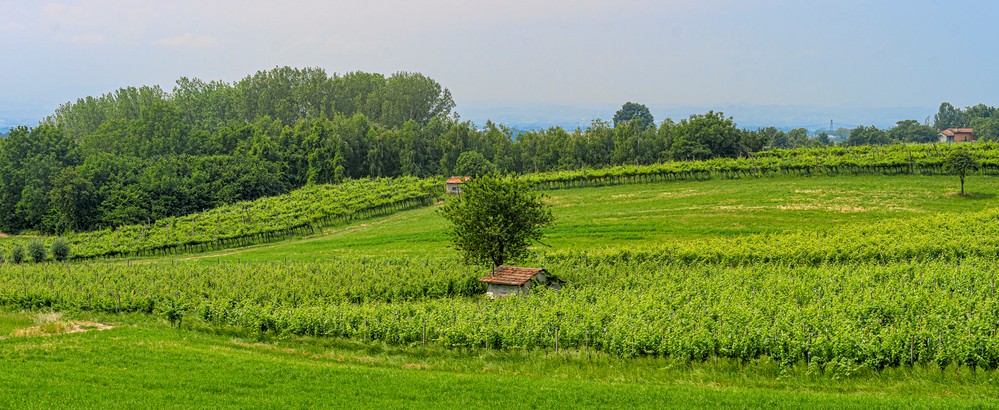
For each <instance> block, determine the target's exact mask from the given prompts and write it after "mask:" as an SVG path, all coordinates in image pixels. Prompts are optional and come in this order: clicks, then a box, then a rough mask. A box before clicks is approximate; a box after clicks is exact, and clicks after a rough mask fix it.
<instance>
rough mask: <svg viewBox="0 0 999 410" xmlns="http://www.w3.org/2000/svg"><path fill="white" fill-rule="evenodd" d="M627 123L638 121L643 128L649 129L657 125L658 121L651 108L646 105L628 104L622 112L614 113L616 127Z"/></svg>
mask: <svg viewBox="0 0 999 410" xmlns="http://www.w3.org/2000/svg"><path fill="white" fill-rule="evenodd" d="M626 121H636V122H638V124H639V126H641V128H648V127H651V126H653V125H655V123H656V120H655V118H654V117H652V113H651V112H649V107H646V106H645V104H639V103H633V102H630V101H629V102H626V103H624V105H622V106H621V109H620V110H617V112H616V113H614V126H615V127H616V126H618V124H621V123H623V122H626Z"/></svg>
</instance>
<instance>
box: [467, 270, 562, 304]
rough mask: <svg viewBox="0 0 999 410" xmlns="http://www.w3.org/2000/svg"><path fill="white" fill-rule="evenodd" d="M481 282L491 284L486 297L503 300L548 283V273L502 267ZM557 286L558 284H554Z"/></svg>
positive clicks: (480, 280)
mask: <svg viewBox="0 0 999 410" xmlns="http://www.w3.org/2000/svg"><path fill="white" fill-rule="evenodd" d="M479 282H485V283H488V284H489V288H487V289H486V297H488V298H493V299H495V298H501V297H505V296H512V295H523V294H526V293H528V292H530V291H531V286H533V285H535V284H543V283H548V272H547V271H545V270H544V269H540V268H521V267H517V266H506V265H503V266H500V267H497V268H496V269H494V270H493V272H492V273H491V274H489V275H488V276H486V277H484V278H482V279H479ZM554 283H555V284H556V285H557V283H558V282H554Z"/></svg>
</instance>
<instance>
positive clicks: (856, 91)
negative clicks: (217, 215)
mask: <svg viewBox="0 0 999 410" xmlns="http://www.w3.org/2000/svg"><path fill="white" fill-rule="evenodd" d="M996 16H999V2H996V1H959V0H957V1H922V0H906V1H889V0H884V1H877V0H869V1H854V0H835V1H826V0H809V1H800V0H754V1H748V0H747V1H725V0H700V1H697V0H689V1H680V0H662V1H641V0H633V1H629V0H616V1H610V0H607V1H605V0H577V1H562V0H558V1H545V0H504V1H475V0H425V1H421V0H388V1H363V0H360V1H325V0H281V1H233V0H212V1H204V0H173V1H144V0H79V1H63V2H45V1H37V2H36V1H24V0H21V1H12V0H0V125H3V121H6V122H8V123H9V122H11V121H15V120H16V119H17V118H19V117H24V116H27V117H26V118H30V117H31V116H38V115H43V114H47V113H51V112H52V110H54V109H55V108H56V107H57V106H58V105H60V104H62V103H65V102H68V101H72V100H75V99H77V98H80V97H85V96H88V95H100V94H103V93H107V92H110V91H113V90H115V89H117V88H120V87H124V86H133V85H134V86H138V85H153V84H158V85H161V86H162V87H163V88H164V89H167V90H169V89H171V88H172V86H173V83H174V81H175V80H176V79H178V78H180V77H197V78H201V79H203V80H225V81H235V80H238V79H240V78H243V77H245V76H247V75H249V74H252V73H254V72H256V71H258V70H266V69H271V68H274V67H277V66H292V67H322V68H324V69H325V70H326V71H327V72H329V73H344V72H350V71H370V72H380V73H384V74H391V73H394V72H399V71H415V72H421V73H423V74H426V75H428V76H430V77H432V78H434V79H435V80H437V81H438V82H440V83H441V84H443V85H444V86H445V87H447V88H449V89H450V90H451V92H452V95H453V96H454V98H455V101H456V102H457V104H458V107H457V110H458V112H459V113H462V111H463V110H465V111H466V112H468V113H471V114H470V115H473V116H477V117H483V116H490V115H492V116H494V118H495V117H496V116H500V117H502V116H503V115H511V116H516V115H520V116H524V115H528V114H529V115H531V116H532V118H538V119H539V120H540V121H545V120H546V118H547V117H546V115H548V116H549V117H551V118H552V120H553V121H555V120H556V119H557V118H556V117H558V116H560V115H562V116H564V115H570V116H572V115H575V116H576V117H586V116H591V115H593V114H594V113H599V112H601V110H607V109H610V110H613V107H620V105H621V104H623V103H624V102H627V101H634V102H639V103H643V104H647V105H649V106H650V107H653V108H654V109H653V114H655V115H656V116H657V118H661V116H662V115H664V114H667V113H671V112H675V114H671V115H682V114H683V112H682V111H683V109H682V107H696V109H702V108H709V109H710V108H712V107H727V108H729V109H735V110H738V109H739V107H743V108H745V107H771V109H770V110H769V111H767V110H764V112H774V111H775V110H777V111H779V110H787V111H794V110H795V109H797V107H810V108H808V110H811V111H814V110H815V107H819V108H820V110H819V111H822V110H821V109H822V107H827V108H828V109H829V111H831V112H832V111H835V112H837V113H844V112H855V111H857V110H862V109H870V110H871V112H885V113H886V114H884V115H886V116H887V115H898V114H896V112H897V110H896V111H892V110H891V109H897V108H899V107H905V108H907V109H908V110H909V111H911V112H912V113H913V114H912V115H914V116H915V115H917V114H919V115H931V114H932V113H933V112H935V107H937V106H938V105H939V104H940V103H941V102H943V101H948V102H951V103H953V104H954V105H956V106H959V107H963V106H968V105H974V104H978V103H986V104H989V105H999V81H996V80H995V78H994V76H995V73H996V72H997V70H996V67H999V52H996V51H997V50H996V47H997V46H996V39H999V25H997V24H994V20H995V17H996ZM573 107H579V108H578V109H576V108H573ZM607 107H610V108H607ZM574 109H576V110H577V111H578V112H575V113H574V112H573V110H574ZM546 110H547V111H549V112H551V114H550V115H549V114H545V112H546ZM808 110H806V111H808ZM879 110H880V111H879ZM750 111H752V110H748V111H747V112H750ZM567 112H568V114H566V113H567ZM809 112H810V111H809ZM889 112H891V113H893V114H887V113H889ZM924 112H925V113H924ZM38 113H42V114H38ZM504 113H507V114H504ZM612 115H613V111H611V112H610V113H608V114H606V115H604V116H603V118H605V119H608V118H610V117H611V116H612ZM761 115H763V116H764V117H765V116H766V115H770V114H761ZM843 115H846V114H843ZM831 116H832V115H829V116H824V115H822V113H819V114H817V117H816V118H825V117H831ZM736 119H737V120H738V119H739V118H738V117H737V118H736ZM918 119H920V120H922V119H923V118H922V117H919V118H918ZM854 120H855V121H860V119H854ZM800 121H804V122H808V121H813V119H810V118H809V119H804V118H803V119H801V120H800ZM843 121H847V122H849V121H851V120H850V119H845V120H843Z"/></svg>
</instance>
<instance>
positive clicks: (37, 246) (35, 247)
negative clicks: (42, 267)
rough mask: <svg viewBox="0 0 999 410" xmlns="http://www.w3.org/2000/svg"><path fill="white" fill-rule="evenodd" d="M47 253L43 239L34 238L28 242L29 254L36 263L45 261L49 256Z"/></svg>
mask: <svg viewBox="0 0 999 410" xmlns="http://www.w3.org/2000/svg"><path fill="white" fill-rule="evenodd" d="M46 253H47V252H46V251H45V245H43V244H42V241H39V240H37V239H32V240H31V242H28V256H30V257H31V260H32V261H34V262H35V263H38V262H44V261H45V258H46V256H47V255H46Z"/></svg>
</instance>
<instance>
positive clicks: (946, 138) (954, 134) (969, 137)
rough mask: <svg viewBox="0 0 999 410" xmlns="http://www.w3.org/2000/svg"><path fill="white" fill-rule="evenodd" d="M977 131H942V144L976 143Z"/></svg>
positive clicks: (951, 129)
mask: <svg viewBox="0 0 999 410" xmlns="http://www.w3.org/2000/svg"><path fill="white" fill-rule="evenodd" d="M975 141H977V139H976V138H975V130H973V129H971V128H948V129H945V130H943V131H940V142H975Z"/></svg>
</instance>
